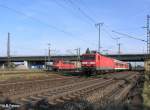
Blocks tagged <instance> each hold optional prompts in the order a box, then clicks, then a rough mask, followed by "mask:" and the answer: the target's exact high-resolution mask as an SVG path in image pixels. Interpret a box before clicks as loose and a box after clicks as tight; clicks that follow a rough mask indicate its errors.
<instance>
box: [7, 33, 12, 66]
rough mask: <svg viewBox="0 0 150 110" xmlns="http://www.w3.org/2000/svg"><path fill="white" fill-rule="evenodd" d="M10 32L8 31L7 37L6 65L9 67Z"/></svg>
mask: <svg viewBox="0 0 150 110" xmlns="http://www.w3.org/2000/svg"><path fill="white" fill-rule="evenodd" d="M10 62H11V59H10V33H9V32H8V38H7V67H8V69H10Z"/></svg>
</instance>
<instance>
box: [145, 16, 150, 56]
mask: <svg viewBox="0 0 150 110" xmlns="http://www.w3.org/2000/svg"><path fill="white" fill-rule="evenodd" d="M149 19H150V16H149V15H147V26H146V28H147V53H148V54H150V30H149Z"/></svg>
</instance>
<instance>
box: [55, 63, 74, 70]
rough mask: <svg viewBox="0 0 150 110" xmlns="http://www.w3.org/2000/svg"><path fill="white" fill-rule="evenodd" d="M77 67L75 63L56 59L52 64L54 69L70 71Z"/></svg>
mask: <svg viewBox="0 0 150 110" xmlns="http://www.w3.org/2000/svg"><path fill="white" fill-rule="evenodd" d="M75 69H76V65H75V64H74V63H71V62H69V61H64V60H55V61H54V62H53V65H52V70H54V71H69V70H75Z"/></svg>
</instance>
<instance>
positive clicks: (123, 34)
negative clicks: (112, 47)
mask: <svg viewBox="0 0 150 110" xmlns="http://www.w3.org/2000/svg"><path fill="white" fill-rule="evenodd" d="M112 32H114V33H116V34H119V35H122V36H126V37H128V38H132V39H135V40H139V41H142V42H147V41H146V40H144V39H140V38H136V37H133V36H131V35H128V34H125V33H121V32H117V31H114V30H112Z"/></svg>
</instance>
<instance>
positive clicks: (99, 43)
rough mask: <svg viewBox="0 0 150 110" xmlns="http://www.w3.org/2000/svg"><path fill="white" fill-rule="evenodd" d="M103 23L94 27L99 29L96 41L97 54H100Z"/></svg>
mask: <svg viewBox="0 0 150 110" xmlns="http://www.w3.org/2000/svg"><path fill="white" fill-rule="evenodd" d="M103 24H104V23H97V24H95V25H96V27H98V29H99V39H98V52H99V53H100V52H101V26H102V25H103Z"/></svg>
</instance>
